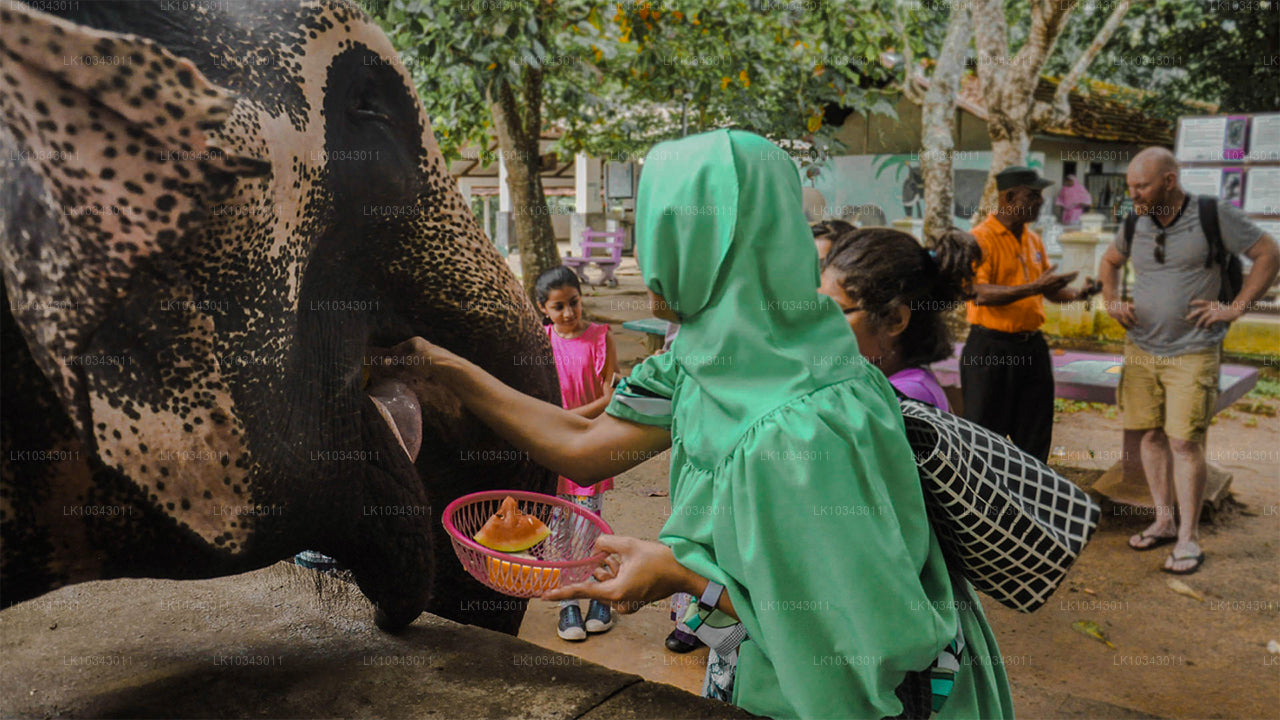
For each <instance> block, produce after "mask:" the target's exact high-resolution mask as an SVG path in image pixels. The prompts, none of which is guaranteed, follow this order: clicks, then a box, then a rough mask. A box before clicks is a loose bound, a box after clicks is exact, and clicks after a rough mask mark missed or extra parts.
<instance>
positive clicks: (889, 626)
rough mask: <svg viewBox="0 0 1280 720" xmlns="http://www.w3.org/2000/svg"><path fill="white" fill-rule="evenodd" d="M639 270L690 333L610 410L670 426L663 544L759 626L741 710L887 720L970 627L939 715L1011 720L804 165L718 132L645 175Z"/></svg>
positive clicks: (670, 154)
mask: <svg viewBox="0 0 1280 720" xmlns="http://www.w3.org/2000/svg"><path fill="white" fill-rule="evenodd" d="M636 257H637V260H638V262H639V263H640V266H641V269H642V272H643V274H644V280H645V284H646V285H647V286H648V287H649V288H650V289H651V290H653V291H654V292H656V293H658V294H659V295H661V296H663V298H664V299H666V300H667V302H668V304H669V305H671V307H672V309H673V310H675V311H676V312H677V313H678V314H679V315H680V319H681V330H680V334H679V336H678V337H677V338H676V340H675V342H674V344H673V345H672V348H671V350H670V351H669V352H667V353H665V354H663V355H657V356H653V357H650V358H648V359H647V360H645V361H644V362H643V363H642V364H641V365H639V366H637V367H636V369H635V370H634V371H633V373H632V375H631V377H630V378H629V379H628V380H627V381H626V382H625V383H624V384H623V386H622V387H621V388H619V391H618V392H617V393H616V394H615V397H614V399H613V401H612V402H611V403H610V405H609V407H608V410H607V411H608V412H609V414H611V415H614V416H616V417H619V418H622V419H626V420H630V421H633V422H638V423H644V424H651V425H660V426H663V427H668V428H670V430H671V441H672V449H671V494H670V496H671V517H670V519H669V520H668V521H667V523H666V525H665V526H664V527H663V529H662V532H661V535H660V538H659V539H660V541H661V542H663V543H665V544H666V545H668V546H670V547H671V549H672V551H673V552H674V553H675V557H676V559H677V560H678V561H679V562H680V563H681V564H682V565H684V566H685V567H687V568H689V569H690V570H692V571H694V572H696V573H698V574H699V575H702V576H703V577H706V578H708V579H711V580H714V581H715V582H718V583H721V584H723V585H724V586H725V588H726V590H725V592H727V593H728V595H729V597H730V598H731V599H732V601H733V605H734V608H735V610H736V612H737V614H738V615H739V617H740V619H741V622H742V625H743V627H744V628H745V630H746V635H747V639H746V640H745V641H744V642H743V643H742V644H741V646H739V649H738V661H737V670H736V678H735V681H734V684H733V697H732V700H733V702H734V704H736V705H738V706H740V707H742V708H744V709H746V710H748V711H750V712H753V713H756V714H759V715H766V716H770V717H775V718H879V717H888V716H894V715H897V714H899V713H900V712H901V709H902V705H901V703H900V702H899V701H898V699H897V698H896V696H895V694H894V689H895V687H896V686H897V685H898V684H899V683H900V682H901V681H902V679H903V677H904V676H905V674H906V673H907V672H908V671H912V670H923V669H925V668H928V667H929V666H930V664H931V663H933V661H934V660H935V658H937V657H938V655H939V652H940V651H941V650H943V649H944V648H945V647H946V646H947V645H948V644H949V643H951V642H952V641H953V640H954V639H955V638H956V635H957V626H958V625H959V626H960V627H961V628H962V629H963V635H964V638H965V642H966V644H967V647H966V650H965V651H964V653H962V656H961V664H960V667H959V671H958V672H957V673H956V674H955V676H954V680H955V684H954V688H953V689H952V692H951V695H950V697H949V699H948V700H947V701H946V703H945V705H943V707H942V709H941V716H942V717H972V718H998V717H1012V712H1013V711H1012V703H1011V700H1010V696H1009V688H1008V683H1007V680H1006V678H1005V674H1004V669H1003V667H1002V666H1001V665H1000V664H999V650H998V648H997V647H996V642H995V638H994V637H993V636H992V634H991V631H990V628H989V627H988V626H987V623H986V620H985V618H984V617H983V615H982V611H981V606H980V605H978V604H977V601H976V598H975V597H974V596H973V594H972V591H971V590H970V589H969V588H968V587H967V586H966V584H964V583H963V582H962V581H961V582H960V583H957V584H954V585H953V582H952V579H951V577H950V576H949V575H948V572H947V567H946V564H945V562H944V560H943V556H942V553H941V550H940V548H939V545H938V541H937V539H936V538H935V537H934V534H933V532H932V530H931V528H930V526H929V523H928V520H927V518H926V515H925V506H924V498H923V494H922V491H921V486H920V480H919V477H918V475H917V473H916V466H915V462H914V459H913V457H912V451H911V448H910V447H909V446H908V444H907V441H906V436H905V432H904V429H903V421H902V416H901V413H900V412H899V410H898V404H897V400H896V397H895V395H894V393H893V390H892V389H891V387H890V385H889V382H888V380H886V379H885V377H884V375H883V374H881V373H880V371H879V370H877V369H876V368H875V367H874V366H871V365H869V364H867V363H866V362H864V361H862V359H861V356H860V355H859V353H858V349H857V345H856V341H855V339H854V335H853V333H852V332H850V330H849V327H848V325H847V324H846V323H845V321H844V320H843V318H842V317H841V314H840V312H839V310H838V309H837V308H836V307H835V305H834V304H832V303H830V302H829V301H828V300H827V299H826V298H822V297H820V296H819V295H818V294H817V287H818V269H817V268H818V264H817V257H816V252H815V249H814V246H813V241H812V235H811V233H810V232H809V229H808V226H807V224H806V223H805V220H804V216H803V214H802V203H801V190H800V181H799V176H798V174H797V172H796V169H795V165H794V163H792V161H791V159H790V158H789V157H788V156H787V155H786V154H785V153H784V152H783V151H782V150H780V149H779V148H778V147H776V146H774V145H773V144H771V143H769V142H768V141H767V140H765V139H763V138H761V137H759V136H756V135H752V134H750V133H744V132H739V131H724V130H721V131H716V132H711V133H705V134H702V135H696V136H693V137H688V138H684V139H682V140H679V141H676V142H671V143H664V144H662V145H659V146H657V147H656V148H655V149H654V150H653V151H652V153H651V154H650V156H649V158H648V159H647V160H646V163H645V166H644V172H643V174H642V176H641V180H640V190H639V196H638V207H637V242H636Z"/></svg>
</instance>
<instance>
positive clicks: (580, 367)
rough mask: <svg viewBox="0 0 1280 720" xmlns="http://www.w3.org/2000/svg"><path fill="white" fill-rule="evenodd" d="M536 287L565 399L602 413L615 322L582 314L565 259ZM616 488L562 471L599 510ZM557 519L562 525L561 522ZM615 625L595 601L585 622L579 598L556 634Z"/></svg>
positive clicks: (583, 633)
mask: <svg viewBox="0 0 1280 720" xmlns="http://www.w3.org/2000/svg"><path fill="white" fill-rule="evenodd" d="M533 292H534V296H535V297H536V298H537V301H538V309H539V310H541V311H542V314H543V316H544V317H545V321H544V322H546V323H547V339H548V340H550V341H551V351H552V353H553V355H554V357H555V361H556V375H557V376H559V378H560V399H561V402H562V404H563V405H564V407H565V408H566V409H568V410H569V411H570V412H572V413H574V414H577V415H581V416H583V417H587V418H593V417H596V416H598V415H600V414H601V413H603V412H604V409H605V406H607V405H608V404H609V400H610V398H612V397H613V377H614V375H615V374H616V373H617V372H618V352H617V350H616V349H615V348H614V344H613V337H612V336H611V335H610V334H609V326H608V325H604V324H602V323H593V322H587V320H586V319H585V318H584V317H583V316H582V285H581V284H580V283H579V282H578V276H577V275H576V274H575V273H574V272H573V270H570V269H569V268H567V267H565V266H564V265H560V266H558V267H553V268H551V269H550V270H548V271H546V272H544V273H542V274H541V275H539V276H538V279H537V280H536V281H534V284H533ZM612 488H613V478H606V479H604V480H601V481H599V482H596V483H594V484H589V485H579V484H578V483H576V482H574V481H573V480H570V479H569V478H567V477H563V476H561V478H560V484H559V487H558V488H557V489H556V494H557V495H559V496H560V497H562V498H564V499H565V500H568V501H570V502H572V503H576V504H577V505H581V506H582V507H584V508H586V509H588V510H590V511H592V512H594V513H596V514H597V515H599V514H601V512H602V510H603V506H604V492H605V491H606V490H610V489H612ZM553 525H555V526H557V527H559V524H557V523H553ZM611 627H613V613H612V612H611V611H610V610H609V606H608V605H605V604H604V603H600V602H597V601H595V600H593V601H591V604H590V606H588V608H587V617H586V621H585V622H584V621H583V617H582V609H581V608H580V607H579V606H578V601H577V600H565V601H564V602H562V603H561V604H560V620H559V623H558V624H557V626H556V634H557V635H559V636H560V638H561V639H562V640H572V641H577V640H586V639H587V634H588V633H592V634H594V633H602V632H605V631H607V630H608V629H609V628H611Z"/></svg>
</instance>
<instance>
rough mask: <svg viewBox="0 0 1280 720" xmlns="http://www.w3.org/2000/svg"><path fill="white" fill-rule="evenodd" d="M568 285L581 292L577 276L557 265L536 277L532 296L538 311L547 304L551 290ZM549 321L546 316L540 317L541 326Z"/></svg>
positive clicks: (565, 267) (566, 268)
mask: <svg viewBox="0 0 1280 720" xmlns="http://www.w3.org/2000/svg"><path fill="white" fill-rule="evenodd" d="M566 285H568V286H569V287H571V288H573V289H574V290H577V291H578V292H579V293H581V292H582V283H580V282H579V281H578V274H577V273H575V272H574V271H573V270H571V269H570V268H569V267H567V266H565V265H557V266H556V267H553V268H551V269H550V270H548V271H546V272H544V273H542V274H541V275H539V276H538V279H537V280H536V281H534V283H533V294H534V295H535V296H536V297H537V299H538V309H539V310H541V309H542V306H543V305H546V304H547V298H548V297H549V296H550V295H551V291H552V290H559V289H560V288H562V287H564V286H566ZM550 323H551V319H550V318H548V317H547V316H546V315H543V316H542V324H543V325H549V324H550Z"/></svg>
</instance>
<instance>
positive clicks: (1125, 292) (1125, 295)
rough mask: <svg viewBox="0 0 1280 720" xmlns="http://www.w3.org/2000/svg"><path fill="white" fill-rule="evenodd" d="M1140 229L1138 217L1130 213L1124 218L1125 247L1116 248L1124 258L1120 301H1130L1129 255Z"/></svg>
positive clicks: (1121, 268)
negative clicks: (1135, 235) (1135, 234)
mask: <svg viewBox="0 0 1280 720" xmlns="http://www.w3.org/2000/svg"><path fill="white" fill-rule="evenodd" d="M1137 228H1138V216H1137V215H1136V214H1134V213H1129V214H1128V215H1125V216H1124V247H1120V248H1116V249H1117V250H1119V251H1120V254H1121V255H1123V256H1124V262H1123V263H1121V265H1120V299H1121V300H1128V299H1129V253H1130V251H1132V250H1133V233H1134V231H1135V230H1137Z"/></svg>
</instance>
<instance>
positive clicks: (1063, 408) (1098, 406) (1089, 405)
mask: <svg viewBox="0 0 1280 720" xmlns="http://www.w3.org/2000/svg"><path fill="white" fill-rule="evenodd" d="M1053 412H1054V413H1056V414H1058V415H1071V414H1073V413H1078V412H1096V413H1100V414H1101V415H1102V416H1103V417H1105V418H1114V417H1115V416H1116V406H1115V405H1111V404H1109V403H1100V402H1088V401H1085V400H1067V399H1066V398H1054V399H1053Z"/></svg>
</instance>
